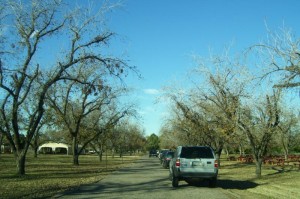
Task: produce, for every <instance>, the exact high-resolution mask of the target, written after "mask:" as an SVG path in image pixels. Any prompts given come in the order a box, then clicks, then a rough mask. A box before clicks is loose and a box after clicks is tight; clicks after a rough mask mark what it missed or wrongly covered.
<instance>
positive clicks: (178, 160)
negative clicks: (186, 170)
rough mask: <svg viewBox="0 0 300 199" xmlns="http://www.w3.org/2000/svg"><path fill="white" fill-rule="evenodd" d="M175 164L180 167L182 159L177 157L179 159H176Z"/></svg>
mask: <svg viewBox="0 0 300 199" xmlns="http://www.w3.org/2000/svg"><path fill="white" fill-rule="evenodd" d="M175 166H176V167H180V159H177V160H176V162H175Z"/></svg>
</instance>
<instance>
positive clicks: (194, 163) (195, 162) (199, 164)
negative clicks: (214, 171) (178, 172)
mask: <svg viewBox="0 0 300 199" xmlns="http://www.w3.org/2000/svg"><path fill="white" fill-rule="evenodd" d="M192 166H203V163H202V162H199V161H194V162H192Z"/></svg>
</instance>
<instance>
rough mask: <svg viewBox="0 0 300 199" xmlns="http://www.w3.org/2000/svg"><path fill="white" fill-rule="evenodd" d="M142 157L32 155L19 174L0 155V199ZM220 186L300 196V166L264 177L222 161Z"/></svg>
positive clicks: (50, 191) (238, 194) (57, 188)
mask: <svg viewBox="0 0 300 199" xmlns="http://www.w3.org/2000/svg"><path fill="white" fill-rule="evenodd" d="M137 158H139V157H134V156H125V157H124V159H123V160H122V159H121V158H119V157H117V156H116V157H115V158H114V159H112V158H111V157H109V158H108V161H107V164H106V161H105V157H104V160H103V161H102V162H101V163H100V162H99V160H98V157H97V156H94V155H83V156H80V159H79V161H80V166H79V167H76V166H73V165H72V157H71V156H66V155H40V156H39V157H38V158H37V159H35V158H32V157H31V156H28V159H27V164H26V176H25V177H21V178H20V177H17V176H16V175H15V173H16V167H15V163H14V158H13V156H12V155H7V154H1V155H0V198H1V199H5V198H45V197H51V196H53V195H55V194H56V193H59V192H62V191H64V190H67V189H74V188H76V187H78V186H79V185H81V184H89V183H93V182H97V181H99V180H101V179H103V178H104V177H105V176H106V175H107V174H109V173H110V172H112V171H114V170H116V169H118V168H120V167H123V166H126V165H128V164H131V163H132V162H133V161H134V160H136V159H137ZM219 174H220V175H219V181H218V187H220V188H222V189H223V190H224V192H225V193H227V194H228V195H229V196H230V197H231V198H258V199H259V198H261V199H262V198H295V199H296V198H300V170H299V169H298V167H294V166H286V167H284V168H282V167H279V166H272V165H264V167H263V172H262V178H261V179H256V178H255V165H254V164H244V163H239V162H236V161H225V160H222V166H221V168H220V170H219Z"/></svg>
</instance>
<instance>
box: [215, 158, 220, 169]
mask: <svg viewBox="0 0 300 199" xmlns="http://www.w3.org/2000/svg"><path fill="white" fill-rule="evenodd" d="M218 167H219V164H218V160H215V168H218Z"/></svg>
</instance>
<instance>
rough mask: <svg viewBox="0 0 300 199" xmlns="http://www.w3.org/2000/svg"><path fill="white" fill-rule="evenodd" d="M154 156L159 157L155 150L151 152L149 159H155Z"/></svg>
mask: <svg viewBox="0 0 300 199" xmlns="http://www.w3.org/2000/svg"><path fill="white" fill-rule="evenodd" d="M153 156H154V157H157V156H158V154H157V151H156V150H154V149H153V150H150V151H149V158H150V157H153Z"/></svg>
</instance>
